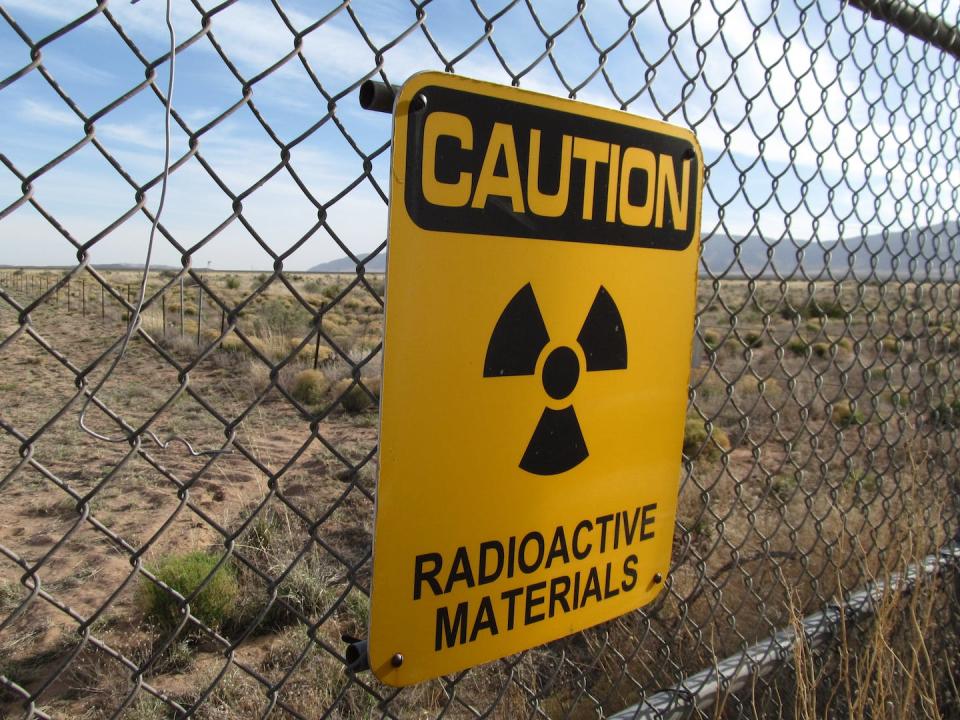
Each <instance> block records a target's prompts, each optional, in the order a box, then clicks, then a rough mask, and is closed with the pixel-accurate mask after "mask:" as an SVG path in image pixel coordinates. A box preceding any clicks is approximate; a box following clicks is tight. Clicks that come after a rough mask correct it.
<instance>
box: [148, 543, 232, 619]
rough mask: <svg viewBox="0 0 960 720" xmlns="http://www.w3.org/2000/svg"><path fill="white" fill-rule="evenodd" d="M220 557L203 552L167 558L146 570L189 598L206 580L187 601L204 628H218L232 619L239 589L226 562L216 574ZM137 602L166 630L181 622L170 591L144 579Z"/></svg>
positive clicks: (176, 602) (192, 613)
mask: <svg viewBox="0 0 960 720" xmlns="http://www.w3.org/2000/svg"><path fill="white" fill-rule="evenodd" d="M219 560H220V558H219V557H217V556H216V555H211V554H210V553H206V552H202V551H194V552H189V553H184V554H176V555H168V556H166V557H164V558H162V559H161V560H160V561H159V562H158V563H157V564H156V565H155V566H153V567H151V568H148V569H149V570H150V571H151V572H152V573H153V575H154V576H155V577H156V578H157V580H159V581H160V582H163V583H165V584H166V585H168V586H169V587H171V588H173V589H174V590H176V591H177V592H178V593H180V594H181V595H182V596H183V597H189V596H190V595H191V594H192V593H193V592H195V591H196V589H197V588H198V587H200V585H201V583H203V582H204V581H206V580H207V578H208V577H209V576H210V574H211V573H213V577H211V578H210V580H209V582H207V584H206V586H205V587H204V588H203V590H201V591H200V592H199V593H198V594H197V596H196V597H194V598H193V599H192V600H191V602H190V614H191V615H193V617H195V618H196V619H197V620H198V621H200V622H201V623H203V624H204V625H206V626H207V627H210V628H214V629H219V628H221V627H224V626H226V625H228V624H229V623H230V622H231V621H232V620H233V619H234V612H235V611H236V608H237V598H238V596H239V586H238V584H237V576H236V571H235V570H234V568H233V566H232V565H231V564H230V563H229V562H226V563H224V564H223V565H221V566H220V567H219V568H218V569H217V570H216V571H215V572H214V568H216V567H217V563H218V562H219ZM139 603H140V606H141V608H142V609H143V612H144V615H145V616H146V617H147V619H149V620H151V621H153V622H155V623H157V624H159V625H161V626H165V627H172V626H175V625H176V624H177V623H178V622H179V620H180V605H179V603H178V601H177V600H176V598H174V596H173V595H171V594H170V592H169V591H167V590H166V589H164V588H162V587H160V586H159V585H157V584H156V583H155V582H153V581H152V580H150V579H148V578H146V577H144V578H142V579H141V582H140V589H139Z"/></svg>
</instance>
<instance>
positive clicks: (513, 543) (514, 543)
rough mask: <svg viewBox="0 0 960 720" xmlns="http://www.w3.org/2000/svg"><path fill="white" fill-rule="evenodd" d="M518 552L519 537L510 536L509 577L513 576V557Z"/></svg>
mask: <svg viewBox="0 0 960 720" xmlns="http://www.w3.org/2000/svg"><path fill="white" fill-rule="evenodd" d="M516 554H517V539H516V538H515V537H512V536H511V537H510V542H509V549H508V550H507V577H508V578H512V577H513V558H514V557H516Z"/></svg>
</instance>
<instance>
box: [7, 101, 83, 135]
mask: <svg viewBox="0 0 960 720" xmlns="http://www.w3.org/2000/svg"><path fill="white" fill-rule="evenodd" d="M20 115H21V117H23V118H24V119H25V120H28V121H30V122H36V123H42V124H44V125H55V126H58V127H70V128H76V127H78V126H79V125H81V124H82V121H81V120H80V118H79V117H77V115H76V114H74V113H73V112H71V111H70V110H68V109H66V108H65V107H63V106H60V107H56V106H55V105H48V104H47V103H44V102H40V101H38V100H32V99H30V98H27V99H25V100H23V102H22V103H21V105H20Z"/></svg>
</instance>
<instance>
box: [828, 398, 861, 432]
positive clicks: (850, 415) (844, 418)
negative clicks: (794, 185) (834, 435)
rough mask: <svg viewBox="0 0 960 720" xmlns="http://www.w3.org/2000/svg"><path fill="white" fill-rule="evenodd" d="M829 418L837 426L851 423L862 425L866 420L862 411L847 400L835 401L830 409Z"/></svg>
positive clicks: (845, 425) (848, 425)
mask: <svg viewBox="0 0 960 720" xmlns="http://www.w3.org/2000/svg"><path fill="white" fill-rule="evenodd" d="M830 419H831V420H832V421H833V424H834V425H836V426H837V427H838V428H848V427H852V426H853V425H863V424H864V422H866V419H865V418H864V415H863V413H862V412H861V411H860V410H858V409H857V406H856V405H854V404H853V403H852V402H850V401H849V400H843V401H841V402H838V403H835V404H834V406H833V409H832V410H831V411H830Z"/></svg>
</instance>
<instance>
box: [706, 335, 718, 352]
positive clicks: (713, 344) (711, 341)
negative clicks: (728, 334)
mask: <svg viewBox="0 0 960 720" xmlns="http://www.w3.org/2000/svg"><path fill="white" fill-rule="evenodd" d="M703 346H704V347H705V348H706V349H707V350H711V351H712V350H716V349H717V348H718V347H719V346H720V334H719V333H718V332H716V331H714V330H707V331H706V332H705V333H703Z"/></svg>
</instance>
